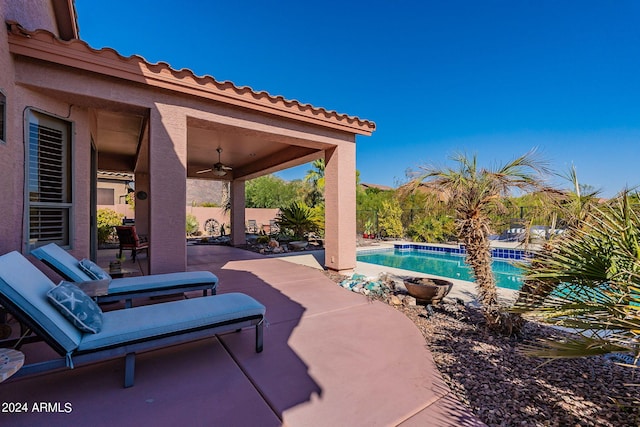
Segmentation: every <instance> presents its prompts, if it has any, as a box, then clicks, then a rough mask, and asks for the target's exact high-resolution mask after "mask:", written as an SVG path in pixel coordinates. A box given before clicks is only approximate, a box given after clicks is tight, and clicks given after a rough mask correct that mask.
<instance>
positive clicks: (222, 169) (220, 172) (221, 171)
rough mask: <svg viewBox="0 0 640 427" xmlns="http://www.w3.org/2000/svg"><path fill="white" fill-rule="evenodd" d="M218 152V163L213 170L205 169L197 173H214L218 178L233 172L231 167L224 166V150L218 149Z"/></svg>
mask: <svg viewBox="0 0 640 427" xmlns="http://www.w3.org/2000/svg"><path fill="white" fill-rule="evenodd" d="M216 151H217V152H218V163H216V164H214V165H213V168H211V169H203V170H201V171H198V172H196V173H207V172H213V173H214V175H216V176H225V175H226V174H227V171H230V170H231V167H230V166H226V165H223V164H222V162H221V161H220V154H221V153H222V148H220V147H218V148H216Z"/></svg>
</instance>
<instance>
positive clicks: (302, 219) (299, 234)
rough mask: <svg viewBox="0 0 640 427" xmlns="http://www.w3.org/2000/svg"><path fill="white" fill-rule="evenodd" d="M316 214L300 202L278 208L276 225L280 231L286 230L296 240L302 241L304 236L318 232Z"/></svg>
mask: <svg viewBox="0 0 640 427" xmlns="http://www.w3.org/2000/svg"><path fill="white" fill-rule="evenodd" d="M318 222H319V219H318V214H317V212H315V211H314V210H313V209H311V208H310V207H308V206H307V205H305V204H304V203H301V202H294V203H292V204H291V205H289V206H287V207H284V208H280V212H279V213H278V217H277V218H276V223H277V224H278V226H279V227H280V230H286V231H289V232H291V233H292V234H293V236H294V237H295V238H297V239H302V238H304V237H305V235H306V234H308V233H310V232H312V231H316V230H318Z"/></svg>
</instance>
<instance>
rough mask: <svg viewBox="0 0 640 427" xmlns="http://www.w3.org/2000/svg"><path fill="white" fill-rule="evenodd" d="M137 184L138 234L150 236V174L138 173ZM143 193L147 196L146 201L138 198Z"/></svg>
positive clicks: (136, 176)
mask: <svg viewBox="0 0 640 427" xmlns="http://www.w3.org/2000/svg"><path fill="white" fill-rule="evenodd" d="M135 183H136V184H135V186H136V188H135V190H136V192H135V195H136V197H135V219H136V232H137V233H138V234H144V235H146V236H149V174H148V173H140V172H136V174H135ZM141 192H144V193H146V194H147V198H146V199H144V200H143V199H141V198H139V197H138V194H140V193H141ZM143 197H144V196H143Z"/></svg>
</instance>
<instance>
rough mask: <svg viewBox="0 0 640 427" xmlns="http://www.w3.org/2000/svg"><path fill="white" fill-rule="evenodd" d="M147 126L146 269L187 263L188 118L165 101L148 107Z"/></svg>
mask: <svg viewBox="0 0 640 427" xmlns="http://www.w3.org/2000/svg"><path fill="white" fill-rule="evenodd" d="M150 116H151V117H150V121H149V123H150V129H149V137H150V140H149V153H148V155H149V194H148V199H147V200H148V201H149V270H150V273H151V274H158V273H169V272H175V271H185V270H186V267H187V243H186V232H185V222H186V204H187V195H186V194H187V167H186V165H187V120H186V117H185V115H184V113H183V112H182V111H181V110H179V109H177V108H175V107H171V106H168V105H161V104H156V106H155V108H152V109H151V114H150Z"/></svg>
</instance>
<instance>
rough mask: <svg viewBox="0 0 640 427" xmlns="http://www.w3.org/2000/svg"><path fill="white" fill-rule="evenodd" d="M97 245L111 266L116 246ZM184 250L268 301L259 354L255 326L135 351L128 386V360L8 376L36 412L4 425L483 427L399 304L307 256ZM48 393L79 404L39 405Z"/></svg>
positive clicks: (5, 419) (2, 398)
mask: <svg viewBox="0 0 640 427" xmlns="http://www.w3.org/2000/svg"><path fill="white" fill-rule="evenodd" d="M100 252H101V253H100V259H99V260H98V261H99V263H100V264H101V265H103V266H104V265H108V261H109V259H113V251H111V252H110V251H100ZM187 253H188V268H189V270H209V271H212V272H213V273H215V274H216V275H217V276H218V277H219V279H220V283H219V287H218V293H226V292H244V293H246V294H248V295H251V296H252V297H254V298H256V299H257V300H259V301H260V302H261V303H263V304H264V305H265V306H266V307H267V320H268V322H269V325H268V327H267V328H265V336H264V340H265V349H264V352H262V353H260V354H256V353H255V352H254V346H253V340H254V331H253V330H252V329H247V330H243V331H242V332H239V333H229V334H224V335H220V336H218V337H216V338H209V339H205V340H201V341H196V342H192V343H188V344H183V345H177V346H173V347H169V348H164V349H160V350H155V351H150V352H147V353H143V354H140V355H138V356H137V358H136V378H135V385H134V387H132V388H128V389H124V388H122V380H123V374H124V360H122V359H114V360H110V361H105V362H101V363H97V364H92V365H86V366H82V367H76V368H75V369H73V370H68V369H66V370H62V371H58V372H55V373H48V374H43V375H38V376H32V377H26V378H15V379H9V380H8V381H6V382H4V383H2V384H0V404H3V403H9V402H16V403H17V402H20V403H26V404H27V408H28V410H27V412H26V413H8V412H5V411H3V410H2V409H3V408H5V406H3V407H1V408H0V410H2V411H1V412H0V425H7V426H8V425H11V426H39V425H43V426H44V425H46V426H68V425H92V426H102V425H105V426H107V425H109V426H111V425H120V426H129V425H136V426H139V425H154V426H165V425H166V426H172V425H189V426H199V425H202V426H217V425H220V426H279V425H287V426H338V425H344V426H393V425H402V426H414V425H415V426H418V425H420V426H475V425H483V424H482V423H481V422H479V421H478V420H477V419H475V418H474V417H473V415H472V414H470V413H469V412H468V411H467V410H466V409H465V408H464V406H463V405H462V404H461V403H459V402H457V401H456V399H455V398H454V397H453V396H452V394H451V392H450V390H449V389H448V387H447V385H446V384H445V383H444V382H443V380H442V379H441V377H440V375H439V373H438V371H437V370H436V368H435V365H434V363H433V360H432V357H431V354H430V353H429V351H428V350H427V348H426V347H425V343H424V339H423V337H422V335H421V333H420V331H419V330H418V329H417V328H416V327H415V325H414V324H413V323H412V322H411V321H410V320H409V319H408V318H406V317H405V316H404V315H403V314H402V313H400V312H399V311H397V310H395V309H393V308H392V307H389V306H387V305H385V304H383V303H380V302H371V301H370V300H368V299H367V298H366V297H363V296H361V295H357V294H355V293H352V292H349V291H347V290H345V289H342V288H340V287H339V286H336V285H335V283H334V282H333V281H331V280H330V279H328V278H327V277H326V276H325V275H324V274H323V272H322V271H320V270H318V269H315V268H311V267H308V266H305V265H300V264H296V263H291V262H286V261H284V260H282V259H277V258H266V257H263V256H261V255H258V254H254V253H251V252H248V251H244V250H240V249H235V248H231V247H226V246H189V247H188V248H187ZM141 258H142V259H141V263H140V264H141V268H142V269H143V270H144V269H145V266H144V261H145V256H144V255H143V256H142V257H141ZM125 263H126V266H127V267H131V266H133V265H134V264H133V263H131V261H130V260H129V259H128V260H127V261H125ZM197 294H198V293H193V294H190V295H188V297H193V298H197V297H199V296H197ZM200 298H201V297H200ZM207 298H211V297H207ZM214 298H215V297H214ZM162 301H164V299H155V300H153V301H136V302H135V303H134V304H141V303H161V302H162ZM121 307H122V305H121V304H120V303H117V304H111V305H106V306H104V307H103V308H104V309H105V310H111V309H120V308H121ZM23 351H24V352H25V355H26V357H27V362H28V363H30V362H32V361H34V360H41V359H46V358H47V357H50V356H51V355H52V354H53V353H52V352H51V351H50V350H49V349H48V348H47V347H46V345H44V344H31V345H27V346H25V347H23ZM40 402H44V403H50V404H52V405H50V406H52V407H55V404H56V403H59V404H60V405H59V406H60V407H61V408H62V411H64V410H65V408H66V409H69V408H70V409H71V410H70V411H67V412H36V411H34V410H33V405H34V404H40ZM67 403H68V404H69V405H67V406H65V404H67Z"/></svg>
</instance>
